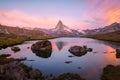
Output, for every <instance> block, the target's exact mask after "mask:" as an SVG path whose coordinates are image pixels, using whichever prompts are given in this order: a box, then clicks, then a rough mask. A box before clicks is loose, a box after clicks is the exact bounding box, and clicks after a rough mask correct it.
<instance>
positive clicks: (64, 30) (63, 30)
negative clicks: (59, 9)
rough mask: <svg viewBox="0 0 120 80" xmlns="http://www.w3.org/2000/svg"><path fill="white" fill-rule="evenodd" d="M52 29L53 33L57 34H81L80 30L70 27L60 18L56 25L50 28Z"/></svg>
mask: <svg viewBox="0 0 120 80" xmlns="http://www.w3.org/2000/svg"><path fill="white" fill-rule="evenodd" d="M50 31H51V32H52V34H54V35H57V36H78V35H80V34H81V33H80V34H79V32H78V31H76V30H74V29H70V28H69V27H67V26H66V25H64V24H63V23H62V21H61V20H59V21H58V23H57V25H56V27H55V28H53V29H50Z"/></svg>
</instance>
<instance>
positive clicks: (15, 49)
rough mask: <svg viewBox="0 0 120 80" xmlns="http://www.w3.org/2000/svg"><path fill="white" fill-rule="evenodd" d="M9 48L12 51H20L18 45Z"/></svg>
mask: <svg viewBox="0 0 120 80" xmlns="http://www.w3.org/2000/svg"><path fill="white" fill-rule="evenodd" d="M11 50H12V51H14V52H18V51H20V48H19V47H11Z"/></svg>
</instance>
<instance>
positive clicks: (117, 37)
mask: <svg viewBox="0 0 120 80" xmlns="http://www.w3.org/2000/svg"><path fill="white" fill-rule="evenodd" d="M85 37H87V38H94V39H98V40H105V41H111V42H120V31H116V32H110V33H104V34H95V35H89V36H85Z"/></svg>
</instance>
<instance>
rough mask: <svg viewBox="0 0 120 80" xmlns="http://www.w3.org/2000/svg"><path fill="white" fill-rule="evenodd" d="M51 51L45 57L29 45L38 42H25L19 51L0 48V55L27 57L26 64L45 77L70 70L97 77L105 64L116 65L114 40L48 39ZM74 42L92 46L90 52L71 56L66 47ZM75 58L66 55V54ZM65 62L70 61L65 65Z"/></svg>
mask: <svg viewBox="0 0 120 80" xmlns="http://www.w3.org/2000/svg"><path fill="white" fill-rule="evenodd" d="M50 41H51V42H52V48H53V50H52V54H51V56H49V57H48V58H42V57H38V56H36V55H35V54H34V53H33V52H32V51H31V49H27V47H31V45H32V44H33V43H35V42H37V41H26V42H24V43H23V44H21V45H17V46H19V47H20V49H21V51H19V52H16V53H14V52H13V51H11V48H10V47H8V48H6V49H2V50H0V54H11V56H10V57H13V58H22V57H27V59H28V60H34V61H24V62H23V63H25V64H26V65H28V66H32V67H33V68H36V69H39V70H40V71H41V72H42V73H43V75H44V76H47V75H50V74H53V75H55V76H58V75H60V74H62V73H64V72H73V73H78V74H80V76H81V77H83V78H85V79H87V80H100V75H101V73H102V69H103V68H104V67H105V66H106V65H108V64H113V65H119V64H120V58H116V52H115V49H116V48H118V47H120V46H118V45H116V44H114V43H108V42H104V41H99V40H94V39H88V38H56V39H51V40H50ZM74 45H79V46H83V45H87V47H88V48H93V51H92V52H88V53H87V54H86V55H83V56H80V57H79V56H74V55H73V54H71V53H70V52H69V51H68V49H69V48H70V47H71V46H74ZM71 55H72V56H74V57H69V56H71ZM66 61H72V63H69V64H66V63H65V62H66Z"/></svg>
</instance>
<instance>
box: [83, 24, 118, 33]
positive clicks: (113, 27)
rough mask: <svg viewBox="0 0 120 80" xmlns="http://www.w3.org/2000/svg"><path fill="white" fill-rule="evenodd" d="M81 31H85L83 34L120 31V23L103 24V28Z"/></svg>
mask: <svg viewBox="0 0 120 80" xmlns="http://www.w3.org/2000/svg"><path fill="white" fill-rule="evenodd" d="M83 31H84V32H85V35H93V34H104V33H109V32H115V31H120V23H117V22H115V23H113V24H111V25H108V26H105V27H103V28H98V29H86V30H83Z"/></svg>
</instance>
